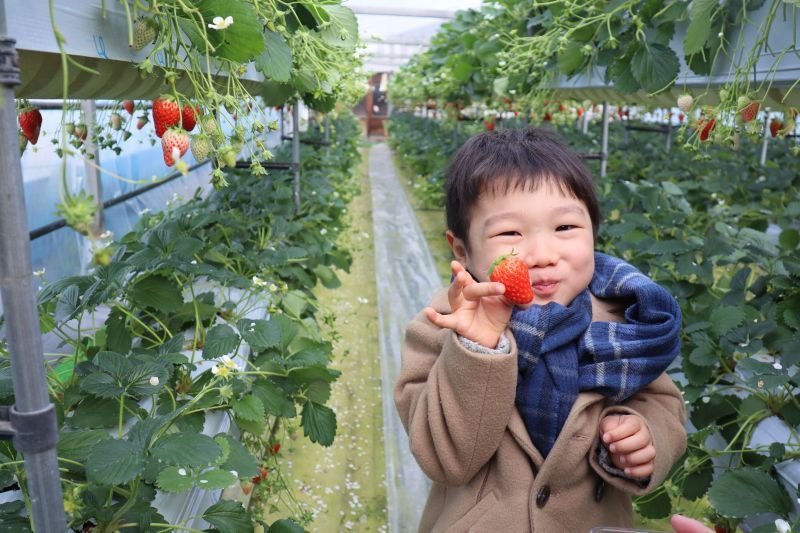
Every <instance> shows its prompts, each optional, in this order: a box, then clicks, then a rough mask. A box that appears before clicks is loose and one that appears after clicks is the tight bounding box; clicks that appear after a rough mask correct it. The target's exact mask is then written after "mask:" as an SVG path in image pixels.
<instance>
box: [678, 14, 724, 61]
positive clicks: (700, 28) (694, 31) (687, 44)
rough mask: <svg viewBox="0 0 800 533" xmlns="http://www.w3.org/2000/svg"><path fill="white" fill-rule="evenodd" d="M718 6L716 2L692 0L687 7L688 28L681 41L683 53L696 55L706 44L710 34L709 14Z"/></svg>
mask: <svg viewBox="0 0 800 533" xmlns="http://www.w3.org/2000/svg"><path fill="white" fill-rule="evenodd" d="M718 5H719V2H718V1H717V0H692V3H691V5H690V6H689V27H688V28H687V29H686V37H684V39H683V53H684V54H686V55H687V56H689V55H692V54H696V53H697V52H699V51H700V50H702V49H703V47H704V46H705V44H706V41H707V40H708V37H709V35H710V34H711V26H712V25H711V24H710V21H711V14H712V13H713V12H714V9H715V8H716V7H717V6H718Z"/></svg>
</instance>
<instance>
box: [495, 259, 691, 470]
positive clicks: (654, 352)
mask: <svg viewBox="0 0 800 533" xmlns="http://www.w3.org/2000/svg"><path fill="white" fill-rule="evenodd" d="M590 292H591V293H592V294H594V295H595V296H596V297H598V298H613V299H622V300H628V301H630V302H631V303H630V304H629V305H628V306H627V308H626V309H625V320H626V321H627V322H626V323H617V322H592V321H591V320H592V302H591V297H590V295H589V293H590ZM509 325H510V326H511V330H512V332H513V333H514V339H515V340H516V342H517V347H518V350H519V356H518V363H517V364H518V367H519V373H518V375H517V393H516V405H517V408H518V409H519V411H520V414H521V415H522V418H523V420H524V421H525V426H526V427H527V429H528V433H529V434H530V437H531V440H532V441H533V443H534V444H535V445H536V447H537V448H538V449H539V451H540V452H541V453H542V455H543V456H546V455H547V454H548V453H549V452H550V450H551V449H552V448H553V445H554V444H555V441H556V438H557V437H558V434H559V433H560V432H561V428H562V427H563V426H564V423H565V422H566V420H567V416H568V415H569V412H570V410H571V409H572V405H573V403H575V399H576V398H577V397H578V393H579V392H580V391H585V390H592V391H596V392H599V393H601V394H603V395H604V396H607V397H609V398H613V399H614V400H615V401H617V402H622V401H624V400H625V399H626V398H629V397H630V396H631V395H633V394H634V393H636V392H637V391H638V390H640V389H642V388H644V387H645V386H647V385H648V384H649V383H650V382H652V381H653V380H655V379H656V378H657V377H658V376H660V375H661V374H662V373H663V372H664V371H665V370H666V369H667V367H668V366H669V365H670V363H671V362H672V360H673V359H674V358H675V356H677V355H678V353H680V335H679V334H680V327H681V311H680V307H679V306H678V303H677V302H676V301H675V298H673V297H672V295H671V294H669V292H667V291H666V290H665V289H664V288H663V287H661V286H660V285H658V284H657V283H655V282H654V281H652V280H651V279H650V278H648V277H647V276H645V275H644V274H642V273H641V272H639V270H637V269H636V268H635V267H633V266H632V265H630V264H628V263H626V262H625V261H623V260H621V259H618V258H615V257H612V256H609V255H606V254H603V253H599V252H596V253H595V271H594V277H593V278H592V281H591V282H590V283H589V287H588V288H587V289H585V290H584V291H583V292H582V293H580V294H579V295H578V296H577V297H576V298H575V299H574V300H573V301H572V303H570V304H569V306H568V307H564V306H563V305H561V304H559V303H556V302H550V303H548V304H547V305H544V306H540V305H533V306H531V307H529V308H528V309H524V310H523V309H519V308H515V309H514V311H513V312H512V315H511V321H510V323H509Z"/></svg>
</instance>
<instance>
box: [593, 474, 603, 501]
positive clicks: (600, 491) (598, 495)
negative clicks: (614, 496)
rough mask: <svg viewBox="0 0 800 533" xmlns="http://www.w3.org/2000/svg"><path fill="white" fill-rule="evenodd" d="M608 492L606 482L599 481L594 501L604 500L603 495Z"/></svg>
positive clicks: (595, 488)
mask: <svg viewBox="0 0 800 533" xmlns="http://www.w3.org/2000/svg"><path fill="white" fill-rule="evenodd" d="M605 491H606V482H605V481H603V480H602V479H598V480H597V485H595V487H594V501H596V502H599V501H600V500H602V499H603V493H604V492H605Z"/></svg>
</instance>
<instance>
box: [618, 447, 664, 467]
mask: <svg viewBox="0 0 800 533" xmlns="http://www.w3.org/2000/svg"><path fill="white" fill-rule="evenodd" d="M655 458H656V449H655V448H654V447H653V445H652V444H649V445H647V446H645V447H644V448H642V449H641V450H636V451H634V452H631V453H629V454H627V455H620V456H619V459H620V461H619V462H620V463H621V464H623V465H625V466H630V467H634V466H640V465H643V464H647V463H649V462H651V461H653V459H655Z"/></svg>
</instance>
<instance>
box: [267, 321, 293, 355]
mask: <svg viewBox="0 0 800 533" xmlns="http://www.w3.org/2000/svg"><path fill="white" fill-rule="evenodd" d="M270 322H275V323H277V324H278V329H279V330H280V341H279V342H278V347H279V348H280V351H281V353H285V352H286V351H287V348H289V344H291V342H292V341H293V340H294V338H295V337H296V336H297V333H298V327H297V323H296V322H295V321H294V320H292V319H291V318H290V317H288V316H286V315H285V314H283V315H272V316H271V317H270Z"/></svg>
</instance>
